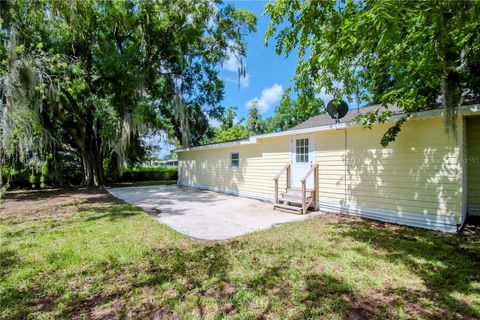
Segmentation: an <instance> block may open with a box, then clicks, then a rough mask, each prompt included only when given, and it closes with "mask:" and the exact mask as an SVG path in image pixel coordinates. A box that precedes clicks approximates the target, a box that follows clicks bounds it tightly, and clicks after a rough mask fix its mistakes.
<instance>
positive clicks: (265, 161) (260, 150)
mask: <svg viewBox="0 0 480 320" xmlns="http://www.w3.org/2000/svg"><path fill="white" fill-rule="evenodd" d="M289 141H290V139H289V138H288V137H278V138H273V139H268V140H264V141H262V142H260V143H259V144H251V145H243V146H235V147H228V148H219V149H208V150H197V151H190V152H180V153H179V158H178V160H179V162H178V165H179V182H180V183H181V184H185V185H195V186H200V187H205V188H206V187H208V188H211V189H218V190H223V191H233V192H240V193H242V192H244V193H245V192H247V193H253V194H257V195H259V196H263V197H265V198H272V197H273V193H274V182H273V178H274V177H275V175H276V174H277V173H278V172H279V171H280V170H281V169H282V168H283V167H284V166H285V165H286V164H287V163H290V143H289ZM231 152H239V153H240V167H239V168H230V167H229V159H230V153H231ZM285 179H286V178H285V175H283V176H282V177H281V179H280V182H281V183H280V187H281V188H284V187H285Z"/></svg>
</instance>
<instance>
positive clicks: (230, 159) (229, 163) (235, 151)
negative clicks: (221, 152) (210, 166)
mask: <svg viewBox="0 0 480 320" xmlns="http://www.w3.org/2000/svg"><path fill="white" fill-rule="evenodd" d="M234 153H238V166H236V167H234V166H232V154H234ZM228 168H230V169H238V168H240V151H237V150H232V151H230V154H229V156H228Z"/></svg>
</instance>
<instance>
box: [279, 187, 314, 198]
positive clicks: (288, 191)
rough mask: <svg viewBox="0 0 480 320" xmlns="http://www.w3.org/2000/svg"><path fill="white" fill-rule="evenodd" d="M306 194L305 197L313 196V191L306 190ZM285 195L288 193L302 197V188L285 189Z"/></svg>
mask: <svg viewBox="0 0 480 320" xmlns="http://www.w3.org/2000/svg"><path fill="white" fill-rule="evenodd" d="M306 191H307V192H306V193H307V197H310V196H312V195H313V189H308V188H307V190H306ZM286 193H289V194H296V195H297V194H298V195H300V196H301V195H302V188H287V192H286Z"/></svg>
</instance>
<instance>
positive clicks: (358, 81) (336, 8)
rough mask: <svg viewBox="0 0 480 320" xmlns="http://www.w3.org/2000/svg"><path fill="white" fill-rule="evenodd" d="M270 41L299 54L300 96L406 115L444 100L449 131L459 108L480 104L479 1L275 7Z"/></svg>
mask: <svg viewBox="0 0 480 320" xmlns="http://www.w3.org/2000/svg"><path fill="white" fill-rule="evenodd" d="M265 13H266V14H268V15H270V17H271V21H270V25H269V28H268V30H267V33H266V36H265V41H266V43H267V42H268V39H270V38H272V37H274V38H275V40H276V52H277V53H278V54H282V53H283V54H285V55H289V54H290V53H292V52H293V50H294V49H297V50H298V57H299V63H298V65H297V68H296V73H295V76H294V81H295V86H294V87H295V89H296V90H298V91H299V96H303V97H312V96H313V95H314V94H315V92H320V91H321V90H325V92H327V93H331V94H333V95H334V96H335V98H342V97H346V98H347V99H348V100H350V101H352V100H353V97H357V96H358V97H359V98H360V99H361V100H364V101H372V102H376V103H381V104H383V105H385V106H386V105H387V104H395V105H397V106H399V107H400V108H403V109H404V110H405V111H406V112H407V113H410V112H415V111H417V110H420V109H423V108H430V107H433V106H434V105H435V103H436V102H437V101H438V100H440V101H442V104H443V106H444V108H445V110H446V114H447V117H446V121H447V123H446V128H447V130H450V129H454V124H455V121H454V119H455V115H456V111H457V109H458V106H459V105H460V104H461V103H462V102H463V101H464V100H465V99H474V98H478V97H480V74H479V73H478V72H477V70H479V69H480V18H479V17H480V6H479V5H478V2H476V1H434V2H432V1H405V0H403V1H373V0H362V1H316V0H307V1H298V0H294V1H276V2H270V3H268V4H267V5H266V7H265Z"/></svg>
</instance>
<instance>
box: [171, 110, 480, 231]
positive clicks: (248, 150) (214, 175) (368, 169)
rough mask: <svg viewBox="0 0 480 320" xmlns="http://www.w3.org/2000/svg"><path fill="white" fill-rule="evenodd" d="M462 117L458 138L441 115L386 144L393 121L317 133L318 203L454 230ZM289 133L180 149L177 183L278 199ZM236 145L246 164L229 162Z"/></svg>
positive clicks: (408, 126)
mask: <svg viewBox="0 0 480 320" xmlns="http://www.w3.org/2000/svg"><path fill="white" fill-rule="evenodd" d="M461 120H462V119H461V118H460V117H459V122H458V132H459V133H458V138H457V139H455V138H454V137H453V136H448V135H446V134H445V127H444V121H443V119H442V118H441V117H437V118H429V119H422V120H411V121H407V122H406V123H405V124H404V126H403V128H402V131H401V132H400V133H399V135H398V137H397V140H396V141H395V142H393V143H391V144H390V145H389V146H388V147H387V148H382V147H381V146H380V139H381V137H382V135H383V134H384V133H385V131H386V130H387V129H388V128H389V127H390V126H391V125H392V124H384V125H376V126H374V127H373V129H363V128H358V127H352V128H348V129H347V130H346V131H345V130H343V129H339V130H327V131H319V132H316V133H314V134H313V135H314V136H315V145H316V152H315V157H316V162H317V163H318V164H319V181H318V185H319V197H318V199H319V201H320V207H321V208H324V209H325V210H337V209H339V210H345V211H348V212H352V213H357V214H361V215H364V216H366V217H370V218H375V219H380V220H384V221H390V222H398V223H404V224H409V225H415V226H422V227H425V228H432V229H438V230H444V231H456V225H457V224H459V223H461V218H462V210H463V205H462V196H463V195H462V176H463V170H462V165H461V164H462V161H463V160H462V159H463V152H464V147H463V145H462V141H463V136H462V133H463V129H464V127H463V122H462V121H461ZM477 132H478V131H477ZM290 139H291V137H287V136H285V137H275V138H265V139H262V140H260V143H257V144H250V145H243V146H234V147H226V148H214V149H207V150H196V151H189V152H180V153H179V183H180V184H183V185H191V186H197V187H203V188H209V189H213V190H218V191H225V192H232V193H237V194H240V195H242V194H243V195H249V196H253V197H259V198H264V199H272V198H273V194H274V183H273V180H272V179H273V177H274V176H275V175H276V174H277V173H278V172H279V170H280V169H281V168H282V167H283V166H285V164H287V163H290ZM479 150H480V148H479ZM236 151H238V152H239V153H240V168H229V156H230V153H231V152H236ZM472 181H473V180H472ZM283 188H285V175H284V176H283V177H282V179H281V185H280V190H282V189H283ZM475 190H478V188H477V189H475ZM247 193H248V194H247ZM472 197H473V196H472ZM322 203H326V205H324V206H322Z"/></svg>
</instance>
